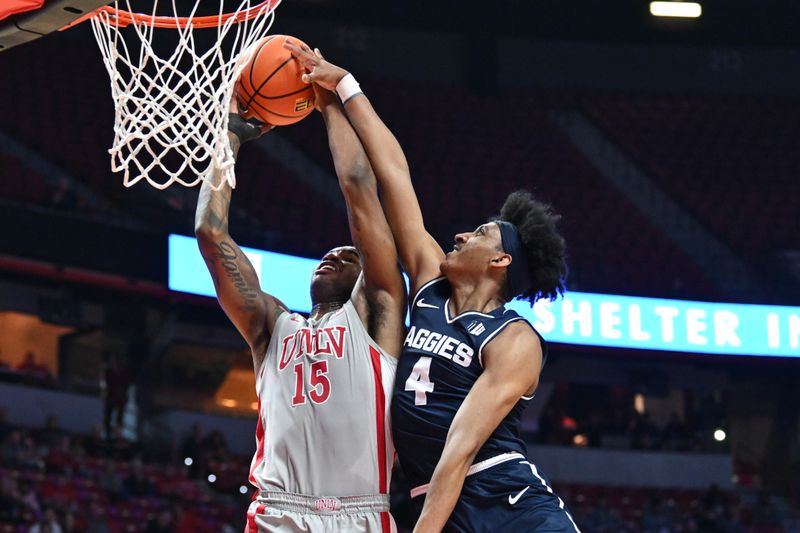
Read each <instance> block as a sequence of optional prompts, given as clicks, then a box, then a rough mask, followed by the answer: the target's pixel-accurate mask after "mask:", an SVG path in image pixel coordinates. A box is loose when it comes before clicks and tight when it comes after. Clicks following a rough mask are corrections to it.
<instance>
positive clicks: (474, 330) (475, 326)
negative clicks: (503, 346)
mask: <svg viewBox="0 0 800 533" xmlns="http://www.w3.org/2000/svg"><path fill="white" fill-rule="evenodd" d="M467 331H469V333H470V335H475V336H476V337H477V336H478V335H480V334H481V333H483V332H484V331H486V326H484V325H483V323H481V322H478V321H477V320H473V321H472V322H470V323H469V326H467Z"/></svg>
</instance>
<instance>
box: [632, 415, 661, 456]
mask: <svg viewBox="0 0 800 533" xmlns="http://www.w3.org/2000/svg"><path fill="white" fill-rule="evenodd" d="M660 440H661V439H660V438H659V434H658V428H656V425H655V424H653V422H652V421H651V420H650V413H648V412H646V411H645V412H644V413H641V414H637V415H636V417H635V418H634V419H633V422H632V423H631V448H633V449H634V450H654V449H656V448H657V447H658V445H659V443H660Z"/></svg>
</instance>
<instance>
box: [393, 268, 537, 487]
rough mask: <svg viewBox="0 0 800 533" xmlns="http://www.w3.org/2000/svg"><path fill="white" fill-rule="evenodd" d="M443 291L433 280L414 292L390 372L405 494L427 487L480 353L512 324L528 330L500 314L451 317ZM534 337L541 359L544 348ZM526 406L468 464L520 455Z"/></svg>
mask: <svg viewBox="0 0 800 533" xmlns="http://www.w3.org/2000/svg"><path fill="white" fill-rule="evenodd" d="M450 290H451V289H450V283H449V282H448V281H447V279H446V278H437V279H434V280H432V281H430V282H428V283H426V284H425V285H423V286H422V288H420V290H419V291H418V292H417V294H416V296H415V297H414V301H413V303H412V309H411V328H410V329H409V331H408V335H407V336H406V339H405V341H404V343H403V351H402V353H401V355H400V360H399V361H398V365H397V374H396V379H395V382H394V394H393V398H392V431H393V437H394V444H395V449H396V450H397V454H398V456H399V458H400V465H401V466H402V468H403V472H404V473H405V475H406V477H407V478H408V481H409V483H410V484H411V486H412V487H416V486H419V485H423V484H426V483H428V482H429V481H430V479H431V476H432V475H433V470H434V469H435V468H436V464H437V463H438V462H439V458H440V457H441V455H442V451H443V450H444V444H445V440H446V439H447V432H448V430H449V429H450V425H451V424H452V422H453V418H454V417H455V416H456V412H458V409H459V407H461V404H462V403H463V401H464V399H465V398H466V397H467V394H469V392H470V390H471V389H472V385H473V384H474V383H475V381H476V380H477V379H478V378H479V377H480V375H481V373H482V372H483V361H482V350H483V349H485V347H486V345H487V344H489V343H490V342H491V341H492V339H494V338H495V337H496V336H497V335H498V334H499V333H500V332H501V331H503V329H505V328H506V326H508V325H509V324H511V323H513V322H516V321H524V322H525V323H526V324H528V325H529V326H531V324H530V323H529V322H528V321H527V320H525V319H524V318H523V317H521V316H520V315H519V314H517V313H516V312H515V311H513V310H511V309H506V308H505V307H499V308H497V309H495V310H494V311H492V312H491V313H488V314H486V313H479V312H477V311H467V312H464V313H461V314H460V315H458V316H455V317H451V316H450V311H449V309H448V303H449V301H450ZM531 329H533V326H531ZM533 331H534V332H535V333H536V335H537V336H539V340H540V342H541V343H542V353H543V355H544V356H545V357H546V356H547V345H546V344H545V342H544V339H542V337H541V335H539V333H538V332H537V331H536V330H535V329H534V330H533ZM530 399H531V398H528V397H524V396H523V397H522V398H521V399H520V401H519V402H517V404H516V405H515V406H514V407H513V409H511V412H510V413H509V414H508V416H506V418H505V419H503V421H502V422H500V425H499V426H497V429H495V431H494V433H492V435H491V436H490V437H489V439H488V440H487V441H486V443H484V445H483V447H482V448H481V449H480V451H479V452H478V455H477V456H476V457H475V462H476V463H478V462H480V461H484V460H487V459H491V458H492V457H495V456H498V455H501V454H505V453H510V452H512V453H513V452H516V453H519V454H522V455H525V444H524V442H523V441H522V438H521V437H520V435H519V423H520V416H521V414H522V411H523V410H524V409H525V407H526V403H527V402H526V400H530Z"/></svg>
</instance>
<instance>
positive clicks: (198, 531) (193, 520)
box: [174, 502, 212, 533]
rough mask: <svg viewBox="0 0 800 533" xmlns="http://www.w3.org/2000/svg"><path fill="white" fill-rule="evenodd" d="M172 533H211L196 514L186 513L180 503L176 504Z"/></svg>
mask: <svg viewBox="0 0 800 533" xmlns="http://www.w3.org/2000/svg"><path fill="white" fill-rule="evenodd" d="M174 511H175V529H174V533H212V532H211V530H210V529H209V527H208V525H207V524H206V523H205V521H204V520H203V519H202V518H200V517H199V516H198V514H197V513H192V512H187V511H186V508H185V507H184V506H183V504H182V503H180V502H176V503H175V506H174Z"/></svg>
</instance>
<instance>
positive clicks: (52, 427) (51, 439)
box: [36, 414, 69, 446]
mask: <svg viewBox="0 0 800 533" xmlns="http://www.w3.org/2000/svg"><path fill="white" fill-rule="evenodd" d="M65 436H69V433H68V432H66V431H64V430H63V429H61V427H59V423H58V417H57V416H56V415H53V414H50V415H47V418H45V421H44V429H42V430H40V431H37V432H36V440H37V441H38V442H39V444H43V445H44V446H56V445H57V444H58V443H59V442H60V441H61V439H62V438H63V437H65Z"/></svg>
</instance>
